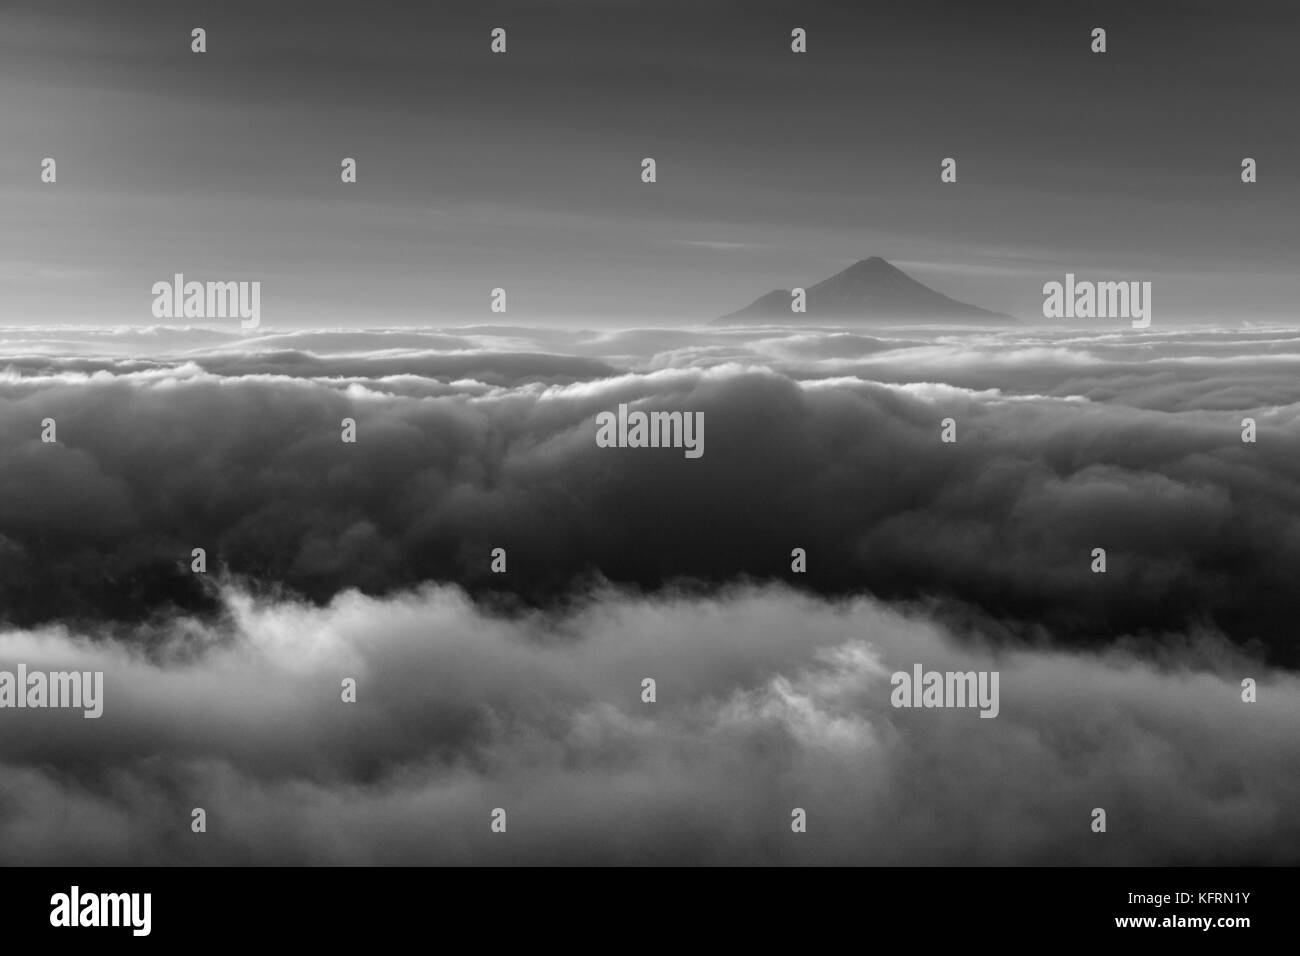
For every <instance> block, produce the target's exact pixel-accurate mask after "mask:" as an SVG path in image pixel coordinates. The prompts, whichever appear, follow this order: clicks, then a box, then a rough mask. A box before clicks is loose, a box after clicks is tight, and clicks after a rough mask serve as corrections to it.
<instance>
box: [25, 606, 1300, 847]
mask: <svg viewBox="0 0 1300 956" xmlns="http://www.w3.org/2000/svg"><path fill="white" fill-rule="evenodd" d="M225 596H226V598H228V600H229V601H230V609H231V616H232V620H233V621H234V622H235V632H236V633H237V635H238V636H237V637H235V638H231V637H229V636H228V635H218V634H211V633H207V634H205V633H204V632H203V631H202V629H199V628H197V627H195V626H193V625H191V626H190V627H189V628H188V629H187V630H186V632H185V633H178V634H177V635H175V637H174V639H173V640H172V641H171V642H169V643H168V644H167V645H166V646H163V647H156V648H154V653H153V654H152V655H151V656H145V655H143V654H141V653H140V652H139V650H138V648H134V647H131V646H128V645H123V644H119V643H105V642H103V641H99V642H87V641H85V640H82V639H80V638H78V637H77V636H76V635H69V634H67V633H65V632H62V631H59V630H57V629H56V630H43V631H38V632H21V633H17V632H10V633H8V634H6V635H5V636H4V637H3V639H0V657H3V658H4V659H5V660H9V659H12V658H19V659H23V660H27V661H29V662H31V663H32V665H33V666H36V665H43V666H46V667H57V666H68V665H69V663H70V662H72V661H75V662H77V663H76V666H79V667H83V668H96V669H102V670H104V671H105V672H106V678H105V682H106V684H105V686H106V691H105V697H106V704H105V710H104V716H103V717H102V718H100V719H99V720H85V719H83V718H81V716H80V714H77V713H65V712H59V713H55V712H50V711H44V712H38V711H21V712H20V711H11V712H8V713H6V715H5V720H4V721H2V722H0V748H2V749H3V752H4V754H5V759H4V767H3V771H4V772H3V774H0V801H2V802H3V805H4V806H5V807H6V811H5V813H4V815H3V817H2V818H0V837H2V839H0V847H3V850H0V859H3V860H4V862H6V863H44V862H81V863H136V862H166V863H325V864H331V863H412V864H413V863H491V862H522V863H626V862H640V863H647V862H649V863H747V864H748V863H873V864H874V863H879V864H903V865H907V864H924V863H972V864H973V863H994V864H999V863H1000V864H1015V863H1037V864H1075V863H1077V864H1083V863H1088V864H1111V863H1142V864H1146V863H1202V864H1229V863H1242V862H1275V863H1283V862H1290V863H1294V862H1296V853H1295V850H1294V848H1295V846H1297V845H1298V844H1297V841H1296V837H1297V836H1300V811H1298V810H1297V809H1296V808H1297V807H1300V743H1297V741H1296V738H1295V734H1294V732H1293V730H1294V727H1295V725H1296V722H1297V720H1300V693H1297V691H1298V690H1300V686H1298V683H1297V679H1296V677H1295V676H1294V675H1292V674H1288V673H1280V672H1275V671H1271V670H1267V669H1260V668H1259V667H1258V665H1255V664H1248V663H1247V662H1245V661H1244V660H1243V659H1242V658H1241V657H1240V656H1239V655H1238V654H1237V652H1235V651H1234V650H1232V649H1231V648H1230V647H1229V646H1228V645H1227V644H1226V643H1225V642H1223V641H1222V640H1221V639H1219V638H1216V637H1214V636H1213V635H1209V634H1203V635H1201V636H1200V637H1198V638H1195V639H1191V640H1189V641H1187V642H1185V643H1183V644H1182V645H1179V646H1177V647H1166V648H1164V649H1163V650H1161V651H1158V652H1153V651H1146V652H1143V653H1141V654H1137V653H1134V652H1132V651H1130V650H1125V649H1122V648H1116V649H1112V650H1109V651H1107V652H1104V653H1091V652H1071V651H1059V650H1048V649H1041V648H1030V647H1025V646H1016V647H1008V646H996V645H995V644H993V643H990V642H988V641H985V640H972V637H971V635H965V636H963V637H962V638H960V639H959V638H957V637H955V636H954V635H953V634H952V633H950V632H949V631H948V630H947V629H946V628H945V627H943V626H940V625H937V624H935V623H934V622H933V621H932V620H931V619H929V617H928V615H927V614H926V613H924V611H923V609H920V608H911V609H905V610H898V609H889V608H886V607H883V606H882V605H880V604H879V603H877V602H875V601H871V600H868V599H857V600H853V601H847V602H834V603H827V602H825V601H822V600H819V599H814V598H811V597H807V596H800V595H797V594H794V593H791V592H790V591H788V590H786V589H784V588H783V587H779V586H771V587H766V588H761V589H753V588H741V589H732V590H728V591H727V592H725V593H722V594H718V595H715V596H713V597H707V598H704V597H690V596H685V595H680V594H677V595H670V594H664V595H660V596H658V597H655V598H648V599H647V598H636V597H633V596H630V595H628V594H625V593H620V592H616V591H609V590H605V591H602V592H599V593H598V594H596V595H594V596H593V597H592V599H591V600H590V601H588V602H585V603H584V605H583V606H582V607H581V608H580V609H577V610H575V611H573V612H572V613H569V614H565V615H562V616H558V617H557V616H548V615H542V614H533V615H528V616H524V617H522V618H513V619H504V618H499V617H485V616H483V614H482V613H481V611H479V610H478V609H476V607H475V605H474V604H473V602H471V601H468V600H467V599H466V598H465V597H464V596H463V595H462V594H461V593H459V591H458V590H457V589H455V588H445V587H431V588H425V589H423V590H421V591H419V592H414V593H409V594H405V595H401V596H394V597H390V598H386V599H380V600H377V599H371V598H365V597H362V596H360V595H358V594H356V593H355V592H351V593H348V594H345V595H342V596H340V597H339V598H337V599H336V600H335V601H334V602H332V603H331V604H330V605H329V606H327V607H325V608H313V607H310V606H306V605H302V604H298V603H293V602H283V601H280V602H261V601H257V600H254V599H252V598H251V597H249V596H248V595H247V594H243V593H240V592H239V591H238V590H234V589H232V590H230V591H228V592H227V593H226V595H225ZM196 646H201V647H204V648H205V650H204V651H203V652H202V653H199V654H196V653H195V648H196ZM913 663H922V664H923V665H924V666H925V667H927V668H934V669H941V670H943V669H951V670H969V669H993V670H999V671H1000V674H1001V713H1000V715H999V716H998V717H997V718H996V719H993V720H985V719H980V718H979V717H978V715H977V712H976V711H974V710H906V709H894V708H893V707H891V706H890V704H889V694H890V683H889V674H890V673H891V672H892V671H894V670H898V669H903V670H910V669H911V667H912V665H913ZM1247 673H1248V674H1249V676H1253V677H1254V678H1256V679H1257V680H1258V681H1259V685H1260V699H1259V702H1258V703H1256V704H1244V703H1242V702H1241V700H1240V687H1239V680H1240V677H1241V676H1243V675H1247ZM344 677H353V678H355V679H356V681H357V687H358V698H357V702H356V703H355V704H345V703H343V702H342V701H341V693H340V684H341V681H342V679H343V678H344ZM644 677H653V678H655V680H656V682H657V701H656V702H655V703H653V704H647V703H643V702H642V700H641V696H640V695H641V681H642V679H643V678H644ZM194 807H202V808H204V809H205V810H206V812H207V815H208V832H206V833H203V834H195V833H192V832H191V831H190V813H191V810H192V809H193V808H194ZM498 807H500V808H502V809H505V810H506V813H507V831H506V833H505V834H493V833H491V832H490V829H489V824H490V819H491V816H490V815H491V812H492V810H493V809H495V808H498ZM796 807H799V808H803V809H804V810H805V811H806V812H807V815H808V821H809V822H808V831H807V833H804V834H794V833H792V832H791V829H790V821H791V812H792V810H793V808H796ZM1096 807H1102V808H1104V809H1105V810H1106V811H1107V825H1108V828H1107V832H1106V833H1105V834H1095V833H1093V832H1092V831H1091V829H1090V826H1089V825H1090V822H1091V820H1092V816H1091V814H1092V810H1093V809H1094V808H1096Z"/></svg>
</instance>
